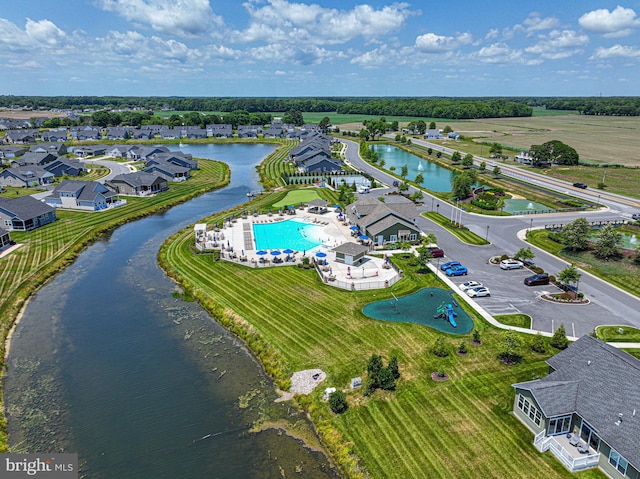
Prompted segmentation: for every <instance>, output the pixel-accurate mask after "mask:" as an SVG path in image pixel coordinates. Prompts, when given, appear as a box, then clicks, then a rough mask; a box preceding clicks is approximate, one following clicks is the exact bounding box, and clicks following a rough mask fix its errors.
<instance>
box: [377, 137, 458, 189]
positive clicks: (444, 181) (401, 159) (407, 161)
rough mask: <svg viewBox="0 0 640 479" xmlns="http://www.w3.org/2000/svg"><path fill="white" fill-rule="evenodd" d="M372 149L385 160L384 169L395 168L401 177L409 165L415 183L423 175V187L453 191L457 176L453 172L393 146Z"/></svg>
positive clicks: (409, 177)
mask: <svg viewBox="0 0 640 479" xmlns="http://www.w3.org/2000/svg"><path fill="white" fill-rule="evenodd" d="M371 149H372V150H373V151H375V152H376V153H378V157H379V158H384V161H385V165H384V169H386V170H389V169H390V167H392V166H395V171H394V173H396V174H398V175H399V174H400V171H401V169H402V166H403V165H407V168H408V170H409V175H408V176H407V179H408V180H412V181H413V180H414V179H415V177H416V176H417V175H418V174H419V173H422V176H423V177H424V182H423V183H422V185H421V186H423V187H424V188H426V189H428V190H431V191H440V192H446V191H451V185H452V183H453V177H454V176H455V175H454V173H453V172H452V171H451V170H448V169H446V168H442V167H441V166H438V165H436V164H435V163H431V162H430V161H427V160H423V159H422V158H419V157H417V156H416V155H413V154H411V153H407V152H406V151H404V150H401V149H400V148H397V147H395V146H392V145H371Z"/></svg>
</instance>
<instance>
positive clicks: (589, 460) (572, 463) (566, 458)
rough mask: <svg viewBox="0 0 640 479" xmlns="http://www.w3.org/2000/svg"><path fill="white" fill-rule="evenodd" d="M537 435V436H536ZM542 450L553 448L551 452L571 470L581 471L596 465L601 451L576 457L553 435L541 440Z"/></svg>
mask: <svg viewBox="0 0 640 479" xmlns="http://www.w3.org/2000/svg"><path fill="white" fill-rule="evenodd" d="M536 437H537V436H536ZM539 449H540V451H541V452H544V451H546V450H548V449H551V452H552V453H553V455H554V456H556V457H557V458H558V459H560V461H561V462H562V463H563V464H564V465H565V467H566V468H567V469H569V470H570V471H571V472H575V471H581V470H583V469H588V468H590V467H596V466H597V465H598V462H599V461H600V453H599V452H598V453H596V454H588V455H586V456H584V457H578V458H575V457H573V455H572V454H571V453H570V452H569V451H567V450H566V449H565V448H564V447H562V445H561V444H560V443H559V442H558V441H556V440H555V439H554V438H553V436H549V437H547V438H546V439H544V440H543V441H541V442H540V447H539Z"/></svg>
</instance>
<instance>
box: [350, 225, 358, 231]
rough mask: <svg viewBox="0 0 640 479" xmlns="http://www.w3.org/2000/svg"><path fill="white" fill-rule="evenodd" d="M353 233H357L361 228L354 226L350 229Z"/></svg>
mask: <svg viewBox="0 0 640 479" xmlns="http://www.w3.org/2000/svg"><path fill="white" fill-rule="evenodd" d="M349 229H350V230H351V231H356V230H359V229H360V228H358V227H357V226H356V225H353V226H351V227H350V228H349Z"/></svg>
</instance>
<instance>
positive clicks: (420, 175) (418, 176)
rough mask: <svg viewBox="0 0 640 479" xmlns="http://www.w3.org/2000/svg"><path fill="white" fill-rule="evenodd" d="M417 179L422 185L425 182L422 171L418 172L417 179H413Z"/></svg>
mask: <svg viewBox="0 0 640 479" xmlns="http://www.w3.org/2000/svg"><path fill="white" fill-rule="evenodd" d="M413 181H415V182H416V183H417V184H419V185H421V184H422V183H424V176H423V175H422V173H418V174H417V175H416V179H415V180H413Z"/></svg>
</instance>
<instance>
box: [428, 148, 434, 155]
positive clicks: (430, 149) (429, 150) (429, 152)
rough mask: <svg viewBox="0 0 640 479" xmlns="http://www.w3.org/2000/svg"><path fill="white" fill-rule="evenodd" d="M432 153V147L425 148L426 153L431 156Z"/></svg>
mask: <svg viewBox="0 0 640 479" xmlns="http://www.w3.org/2000/svg"><path fill="white" fill-rule="evenodd" d="M432 153H433V148H431V147H429V148H427V155H429V156H431V154H432Z"/></svg>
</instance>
